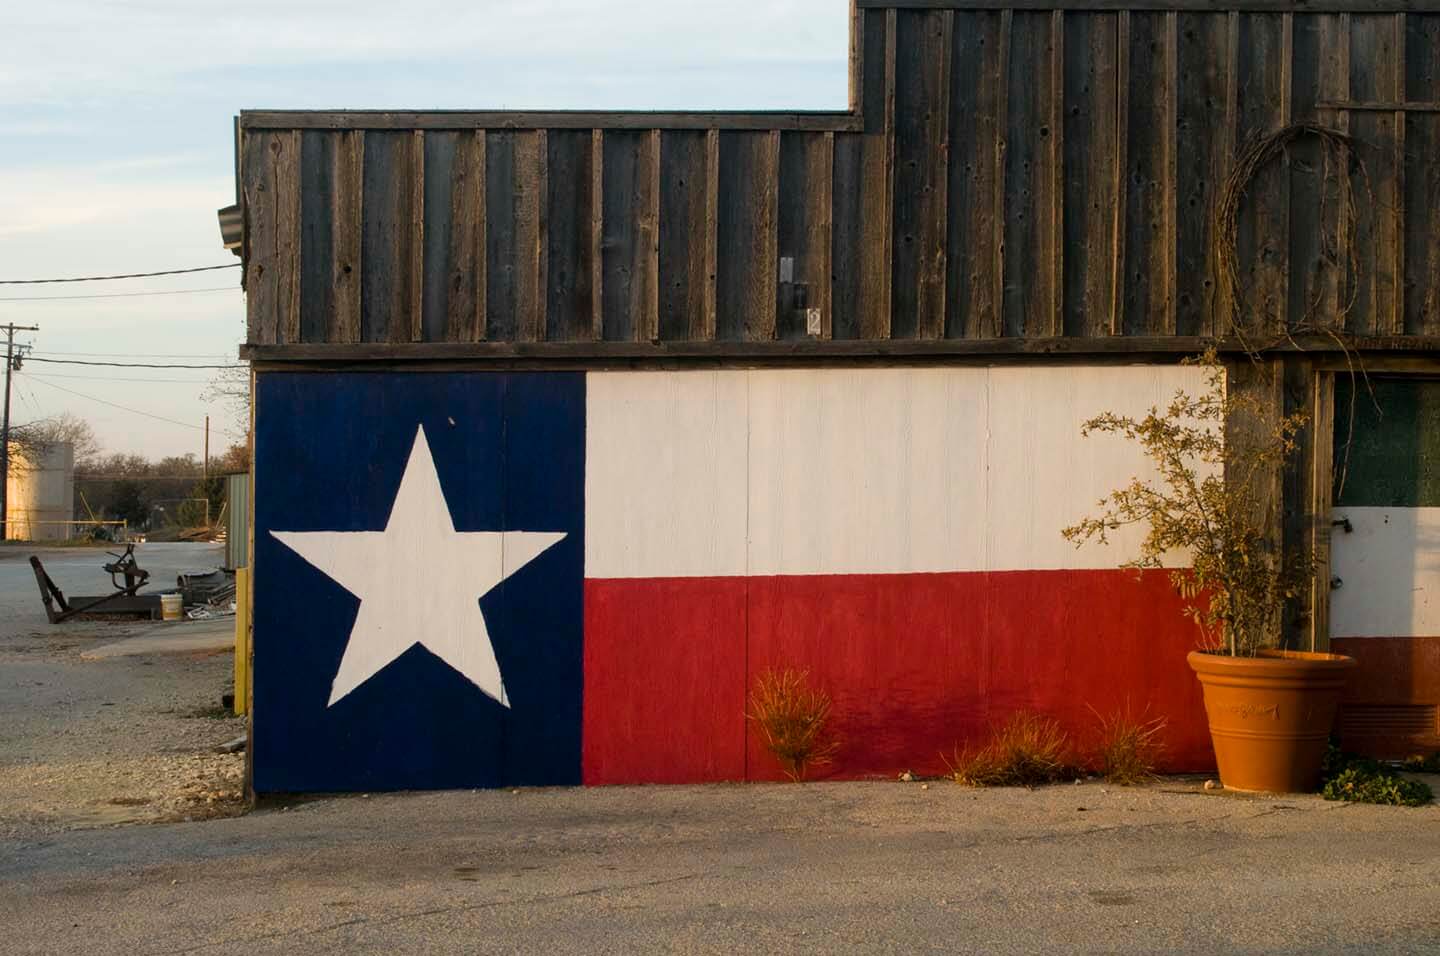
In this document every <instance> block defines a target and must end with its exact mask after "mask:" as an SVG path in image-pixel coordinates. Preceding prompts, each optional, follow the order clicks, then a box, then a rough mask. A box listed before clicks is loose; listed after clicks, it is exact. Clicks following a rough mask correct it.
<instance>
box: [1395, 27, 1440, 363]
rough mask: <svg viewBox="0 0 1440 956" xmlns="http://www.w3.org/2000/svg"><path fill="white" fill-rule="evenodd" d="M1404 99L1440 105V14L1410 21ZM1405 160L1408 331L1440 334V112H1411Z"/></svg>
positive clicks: (1418, 333)
mask: <svg viewBox="0 0 1440 956" xmlns="http://www.w3.org/2000/svg"><path fill="white" fill-rule="evenodd" d="M1404 98H1405V99H1406V100H1408V101H1410V102H1412V103H1413V102H1422V103H1423V102H1428V103H1434V102H1437V101H1440V16H1436V15H1433V14H1408V15H1406V17H1405V96H1404ZM1404 157H1405V166H1404V169H1403V173H1404V176H1405V190H1404V194H1405V218H1404V222H1405V235H1404V243H1405V271H1404V275H1405V284H1404V289H1405V327H1404V332H1405V333H1406V334H1408V335H1440V241H1437V237H1440V161H1437V159H1440V114H1437V113H1409V114H1407V116H1406V123H1405V154H1404Z"/></svg>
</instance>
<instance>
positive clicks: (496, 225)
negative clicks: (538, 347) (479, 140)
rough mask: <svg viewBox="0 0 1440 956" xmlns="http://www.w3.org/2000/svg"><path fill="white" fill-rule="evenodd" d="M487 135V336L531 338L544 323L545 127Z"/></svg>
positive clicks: (538, 332) (498, 338)
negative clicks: (542, 128)
mask: <svg viewBox="0 0 1440 956" xmlns="http://www.w3.org/2000/svg"><path fill="white" fill-rule="evenodd" d="M486 136H487V139H486V143H485V212H486V219H485V258H486V262H485V280H486V281H485V297H486V308H485V311H486V322H485V327H486V338H488V339H492V340H495V341H521V342H525V341H534V340H536V339H538V338H539V337H540V333H541V330H542V329H543V327H544V308H545V296H544V289H545V278H544V273H545V258H546V248H545V216H546V211H545V209H544V208H543V207H544V205H545V197H546V195H547V191H548V186H547V181H548V177H547V176H546V171H545V165H546V160H547V158H548V154H547V149H546V142H547V138H546V132H545V131H544V130H526V131H515V130H491V131H489V132H488V133H487V134H486Z"/></svg>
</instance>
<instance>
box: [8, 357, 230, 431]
mask: <svg viewBox="0 0 1440 956" xmlns="http://www.w3.org/2000/svg"><path fill="white" fill-rule="evenodd" d="M20 374H21V375H24V377H25V378H28V379H29V380H30V381H32V382H39V383H40V384H41V385H45V386H48V387H49V388H54V389H58V390H60V391H62V392H66V393H67V394H70V395H74V396H76V397H78V398H88V399H89V400H90V401H92V402H99V403H100V404H101V405H109V406H110V407H111V408H118V409H120V411H122V412H130V413H131V414H134V415H143V416H144V417H146V418H153V419H155V420H156V421H161V422H168V423H169V424H171V425H180V426H181V427H184V428H193V429H195V430H196V431H202V432H203V431H204V430H205V427H204V426H203V425H195V424H192V423H190V422H182V421H177V420H176V419H173V418H166V417H165V416H164V415H156V414H153V413H151V412H145V411H141V410H140V409H138V408H131V407H129V406H128V405H121V404H119V403H117V402H111V401H106V400H105V399H103V398H96V397H95V396H94V395H86V394H85V393H84V392H77V391H75V390H74V389H73V388H66V387H65V386H64V385H56V384H55V383H54V382H47V381H45V380H43V379H39V378H35V377H34V376H31V375H25V373H23V372H22V373H20ZM217 430H219V431H227V430H226V429H217ZM227 433H228V432H227Z"/></svg>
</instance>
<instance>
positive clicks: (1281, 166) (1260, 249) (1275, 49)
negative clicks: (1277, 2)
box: [1235, 13, 1291, 332]
mask: <svg viewBox="0 0 1440 956" xmlns="http://www.w3.org/2000/svg"><path fill="white" fill-rule="evenodd" d="M1239 41H1240V56H1239V77H1238V102H1237V104H1236V109H1237V119H1238V122H1237V137H1238V140H1237V141H1238V142H1239V143H1240V144H1242V145H1243V144H1245V143H1247V142H1250V141H1251V140H1253V139H1254V138H1255V137H1258V136H1263V135H1266V134H1268V133H1272V132H1274V131H1275V130H1277V129H1279V128H1281V127H1283V126H1285V125H1286V124H1287V123H1288V122H1289V121H1290V53H1291V16H1290V14H1275V13H1246V14H1241V15H1240V37H1239ZM1289 165H1290V163H1289V159H1288V157H1282V158H1281V159H1278V160H1276V161H1275V162H1273V163H1271V164H1269V165H1268V166H1266V167H1265V168H1264V169H1262V170H1260V171H1259V172H1258V173H1257V174H1256V176H1255V178H1254V179H1253V180H1252V181H1251V183H1250V185H1249V188H1248V189H1247V190H1246V194H1245V201H1244V203H1243V204H1242V205H1241V209H1240V228H1239V237H1238V249H1239V256H1240V258H1239V274H1240V279H1239V287H1238V288H1237V289H1236V290H1235V294H1236V296H1238V318H1239V321H1240V323H1241V325H1242V326H1243V327H1246V328H1250V329H1253V330H1266V331H1269V332H1276V331H1279V330H1280V329H1283V328H1284V325H1285V321H1286V316H1287V315H1288V310H1289V304H1288V302H1289V291H1290V289H1289V286H1290V282H1289V249H1288V245H1289V241H1288V240H1289V230H1290V172H1289Z"/></svg>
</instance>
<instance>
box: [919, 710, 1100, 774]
mask: <svg viewBox="0 0 1440 956" xmlns="http://www.w3.org/2000/svg"><path fill="white" fill-rule="evenodd" d="M1070 755H1071V748H1070V738H1069V735H1067V734H1066V733H1065V731H1064V729H1063V728H1061V726H1060V724H1059V723H1058V722H1057V721H1055V720H1054V719H1052V718H1050V717H1044V716H1042V715H1040V714H1033V713H1029V712H1026V711H1021V712H1020V713H1017V714H1012V715H1011V716H1010V718H1009V719H1008V720H1006V721H1005V723H1004V724H1002V725H1001V726H1000V728H999V729H998V730H996V731H995V732H994V733H993V734H992V735H991V737H990V739H989V740H988V741H987V742H986V743H985V744H984V746H982V747H980V748H978V749H974V750H971V749H966V750H957V751H956V752H955V757H954V760H953V761H947V763H949V767H950V774H951V776H953V777H954V778H955V781H956V782H957V783H963V784H966V785H967V786H971V787H1038V786H1041V785H1043V784H1047V783H1055V782H1057V781H1060V780H1068V779H1070V778H1072V777H1074V776H1075V769H1074V766H1073V764H1072V762H1071V760H1070Z"/></svg>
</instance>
